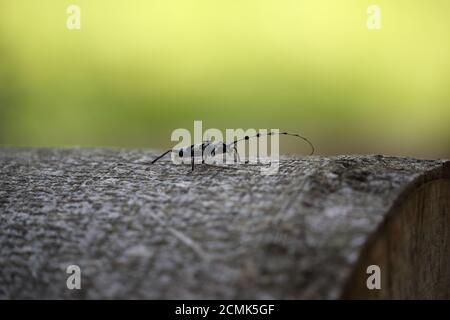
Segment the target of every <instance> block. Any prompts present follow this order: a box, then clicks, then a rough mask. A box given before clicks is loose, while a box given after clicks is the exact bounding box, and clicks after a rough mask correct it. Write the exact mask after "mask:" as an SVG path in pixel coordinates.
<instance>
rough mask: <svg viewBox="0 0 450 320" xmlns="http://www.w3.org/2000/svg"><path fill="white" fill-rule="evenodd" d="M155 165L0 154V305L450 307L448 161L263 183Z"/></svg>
mask: <svg viewBox="0 0 450 320" xmlns="http://www.w3.org/2000/svg"><path fill="white" fill-rule="evenodd" d="M155 155H156V154H155V153H152V152H149V151H140V150H111V149H77V148H73V149H24V148H1V149H0V226H1V229H0V244H1V247H0V298H4V299H5V298H45V299H50V298H85V299H93V298H125V299H129V298H136V299H139V298H155V299H165V298H170V299H176V298H182V299H183V298H186V299H195V298H199V299H213V298H223V299H234V298H238V299H245V298H249V299H272V298H282V299H335V298H339V297H346V298H366V297H374V298H377V297H382V298H384V297H388V298H402V297H406V298H422V297H423V298H433V297H438V298H449V275H450V272H449V268H450V263H449V260H448V257H449V256H450V251H449V250H450V249H449V248H450V245H449V243H450V235H449V226H450V222H449V215H450V213H449V198H450V197H449V179H450V173H449V171H450V170H449V167H450V166H449V162H446V161H443V160H417V159H411V158H397V157H384V156H335V157H319V156H317V157H316V156H314V157H304V158H289V157H287V158H282V160H281V163H280V171H279V173H278V174H276V175H273V176H265V175H261V174H260V173H259V172H258V171H257V170H254V169H255V168H254V167H251V166H238V167H237V168H236V169H223V168H217V167H211V166H206V165H199V166H197V167H196V170H195V171H194V172H193V173H190V169H189V166H187V165H173V164H172V163H171V162H170V161H161V162H158V163H156V164H155V165H149V162H150V161H151V160H152V159H153V158H154V157H155ZM372 262H376V263H378V264H379V265H380V266H381V268H382V279H383V280H382V281H383V283H382V290H380V291H377V292H373V291H371V292H368V290H367V289H365V282H366V277H367V275H366V274H365V268H366V265H367V264H368V263H372ZM71 264H76V265H78V266H80V268H81V271H82V289H81V290H68V289H67V287H66V279H67V276H68V275H67V274H66V272H65V270H66V267H67V266H68V265H71Z"/></svg>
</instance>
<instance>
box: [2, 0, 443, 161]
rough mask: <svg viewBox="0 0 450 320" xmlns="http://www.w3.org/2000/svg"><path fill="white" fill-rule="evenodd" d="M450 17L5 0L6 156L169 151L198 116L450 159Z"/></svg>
mask: <svg viewBox="0 0 450 320" xmlns="http://www.w3.org/2000/svg"><path fill="white" fill-rule="evenodd" d="M373 3H375V4H377V5H379V6H380V8H381V10H382V29H381V30H379V31H374V30H368V28H367V27H366V20H367V13H366V10H367V7H368V6H369V5H370V4H373ZM70 4H76V5H79V6H80V8H81V30H72V31H71V30H68V29H67V27H66V20H67V17H68V14H67V13H66V10H67V7H68V6H69V5H70ZM449 16H450V1H448V0H429V1H423V0H396V1H389V0H377V1H374V2H373V1H364V0H342V1H334V0H326V1H325V0H158V1H155V0H153V1H152V0H145V1H144V0H132V1H130V0H95V1H92V0H72V1H61V0H40V1H25V0H23V1H17V0H0V145H13V146H75V145H76V146H116V147H129V148H134V147H139V148H161V149H163V148H167V147H170V146H171V145H173V143H172V142H171V141H170V134H171V132H172V130H174V129H176V128H187V129H192V128H193V121H194V120H203V127H204V128H205V129H206V128H210V127H214V128H219V129H225V128H269V129H270V128H280V129H281V130H286V131H292V132H299V133H302V134H304V135H306V136H307V137H309V138H310V139H311V140H312V141H313V142H314V143H315V145H316V148H317V151H318V153H320V154H336V153H384V154H392V155H410V156H418V157H422V158H436V157H442V158H448V157H450V129H449V123H450V93H449V91H450V35H449V33H450V32H449V31H450V19H449ZM307 150H308V149H307V147H303V146H299V144H298V142H297V141H292V140H290V139H289V138H287V137H286V138H285V140H281V151H282V152H284V153H297V152H298V153H301V152H305V151H307Z"/></svg>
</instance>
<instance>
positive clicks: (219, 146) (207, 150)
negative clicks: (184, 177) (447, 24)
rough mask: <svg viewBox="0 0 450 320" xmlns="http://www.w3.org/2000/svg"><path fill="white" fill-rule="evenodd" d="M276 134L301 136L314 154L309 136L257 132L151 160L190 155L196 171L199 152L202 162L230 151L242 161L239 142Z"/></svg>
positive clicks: (205, 143)
mask: <svg viewBox="0 0 450 320" xmlns="http://www.w3.org/2000/svg"><path fill="white" fill-rule="evenodd" d="M274 135H286V136H293V137H297V138H300V139H302V140H303V141H305V142H306V143H308V145H309V146H310V148H311V153H310V154H309V155H312V154H314V145H313V144H312V143H311V142H310V141H309V140H308V139H307V138H305V137H303V136H301V135H299V134H296V133H288V132H268V133H266V134H260V133H257V134H256V135H254V136H245V137H244V138H242V139H238V140H234V141H233V142H231V143H228V144H226V143H224V142H221V141H220V142H213V141H211V140H206V141H203V143H201V144H193V145H191V146H187V147H184V148H180V149H170V150H167V151H166V152H164V153H163V154H161V155H160V156H158V157H157V158H156V159H154V160H153V161H152V162H151V164H154V163H155V162H156V161H158V160H160V159H161V158H163V157H164V156H165V155H167V154H169V153H175V154H177V155H178V156H179V157H180V158H183V157H186V156H189V157H190V158H191V167H192V171H194V163H195V161H194V159H195V155H198V154H201V156H202V163H205V159H206V158H207V157H209V156H211V157H214V156H216V155H219V154H230V153H231V154H232V155H233V156H235V157H237V159H238V161H239V162H240V158H239V153H238V151H237V148H236V145H237V144H238V143H239V142H241V141H246V140H250V139H254V138H256V139H259V138H261V137H263V136H274Z"/></svg>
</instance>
